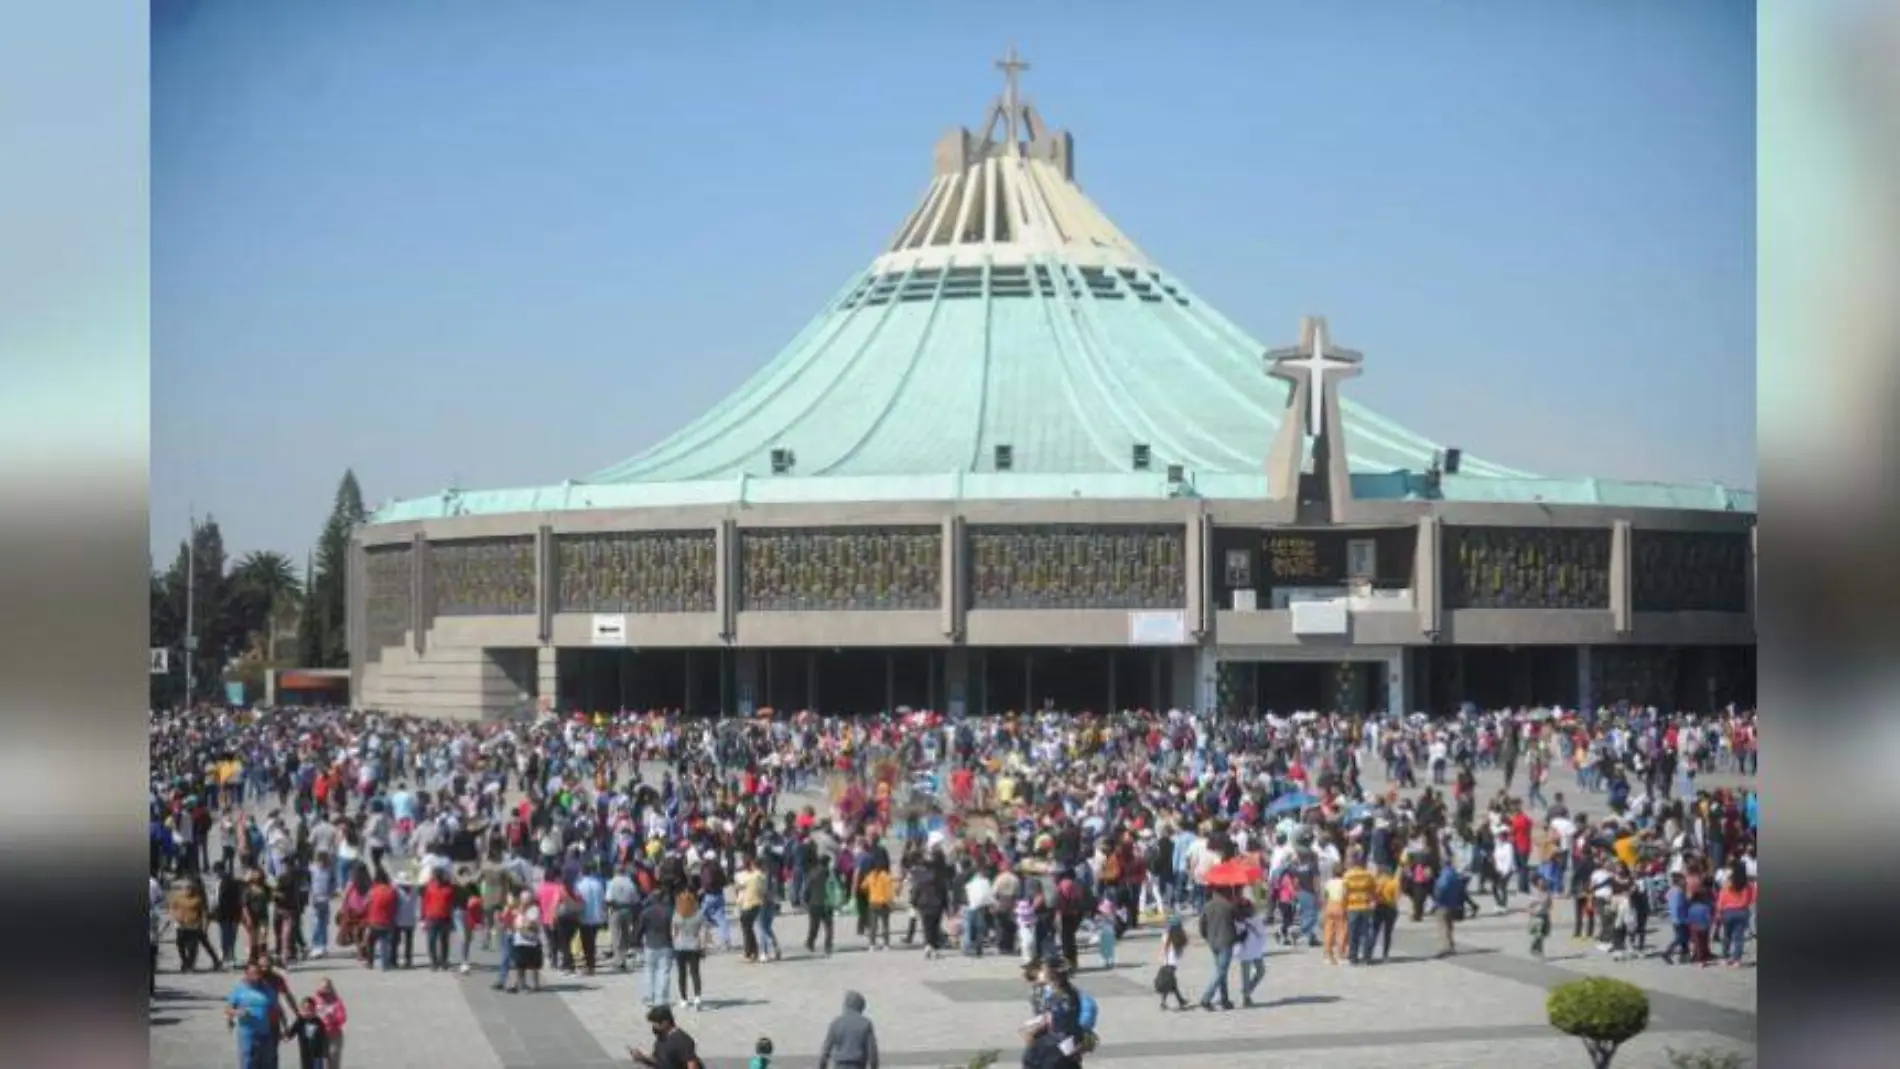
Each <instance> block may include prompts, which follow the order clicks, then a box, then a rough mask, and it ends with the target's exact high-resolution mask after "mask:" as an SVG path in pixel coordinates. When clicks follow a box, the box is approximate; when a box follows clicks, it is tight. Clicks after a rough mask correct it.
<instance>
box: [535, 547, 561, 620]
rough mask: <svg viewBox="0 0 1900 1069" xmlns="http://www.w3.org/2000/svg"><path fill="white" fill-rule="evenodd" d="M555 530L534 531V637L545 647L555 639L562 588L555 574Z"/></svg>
mask: <svg viewBox="0 0 1900 1069" xmlns="http://www.w3.org/2000/svg"><path fill="white" fill-rule="evenodd" d="M554 567H555V560H554V528H552V527H550V526H548V525H547V524H545V523H544V524H542V525H541V526H539V527H536V528H535V529H534V620H535V623H534V635H535V638H537V639H539V640H540V641H541V643H542V644H543V645H545V644H547V643H548V642H549V641H551V640H552V639H553V638H554V609H555V604H554V603H555V600H556V596H557V595H558V594H559V593H560V588H559V587H558V586H557V585H556V583H557V582H558V579H557V577H556V575H555V572H554Z"/></svg>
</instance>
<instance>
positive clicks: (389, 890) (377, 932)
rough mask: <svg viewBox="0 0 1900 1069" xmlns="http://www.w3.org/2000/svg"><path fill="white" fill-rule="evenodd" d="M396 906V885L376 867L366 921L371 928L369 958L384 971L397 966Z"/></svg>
mask: <svg viewBox="0 0 1900 1069" xmlns="http://www.w3.org/2000/svg"><path fill="white" fill-rule="evenodd" d="M396 907H397V900H396V888H395V887H393V886H392V885H391V884H390V882H389V873H387V872H384V871H383V870H381V869H377V870H376V875H375V877H374V878H373V880H372V881H371V883H370V888H369V896H368V900H367V901H366V902H365V903H364V906H363V922H364V923H365V924H366V925H368V927H369V957H368V959H367V960H368V964H369V966H370V967H371V968H376V967H378V966H381V967H382V969H383V970H384V971H385V972H389V971H393V970H394V969H395V968H396ZM359 938H361V937H360V936H359Z"/></svg>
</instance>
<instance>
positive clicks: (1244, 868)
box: [1207, 857, 1264, 887]
mask: <svg viewBox="0 0 1900 1069" xmlns="http://www.w3.org/2000/svg"><path fill="white" fill-rule="evenodd" d="M1262 875H1264V874H1263V873H1262V872H1261V871H1260V866H1259V865H1257V864H1255V863H1254V862H1252V861H1249V860H1247V859H1246V858H1239V857H1237V858H1234V859H1233V860H1232V861H1223V862H1221V863H1220V864H1218V865H1215V866H1214V867H1213V868H1211V869H1208V870H1207V885H1208V886H1209V887H1245V886H1247V885H1248V884H1250V883H1259V882H1260V878H1261V876H1262Z"/></svg>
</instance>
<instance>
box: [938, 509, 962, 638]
mask: <svg viewBox="0 0 1900 1069" xmlns="http://www.w3.org/2000/svg"><path fill="white" fill-rule="evenodd" d="M938 538H940V539H942V547H941V550H940V552H941V554H942V557H941V562H940V563H941V567H942V569H943V578H942V586H943V594H942V598H941V600H940V601H939V602H938V606H939V613H938V615H939V618H940V625H941V628H942V631H943V637H945V638H947V639H949V640H951V641H952V642H955V641H957V640H958V639H959V638H961V637H962V635H963V602H964V587H965V585H966V584H965V583H964V579H963V569H964V553H963V517H961V516H950V517H947V518H946V519H945V520H944V521H943V524H942V527H941V531H940V533H939V534H938Z"/></svg>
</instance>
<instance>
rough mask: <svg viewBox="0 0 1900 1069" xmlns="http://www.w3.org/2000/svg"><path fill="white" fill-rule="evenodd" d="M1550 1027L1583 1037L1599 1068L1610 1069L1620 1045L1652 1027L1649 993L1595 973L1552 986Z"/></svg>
mask: <svg viewBox="0 0 1900 1069" xmlns="http://www.w3.org/2000/svg"><path fill="white" fill-rule="evenodd" d="M1544 1012H1545V1014H1546V1015H1548V1016H1549V1018H1550V1026H1551V1027H1552V1028H1555V1029H1556V1030H1557V1031H1559V1032H1563V1033H1565V1034H1566V1035H1572V1036H1576V1037H1577V1038H1578V1039H1581V1040H1583V1046H1584V1049H1585V1050H1588V1051H1589V1052H1590V1062H1591V1064H1592V1065H1594V1066H1596V1069H1608V1066H1609V1064H1610V1059H1611V1058H1613V1057H1615V1056H1616V1048H1618V1047H1620V1046H1622V1045H1623V1044H1624V1043H1627V1042H1629V1041H1630V1040H1631V1039H1634V1038H1636V1036H1638V1035H1640V1034H1641V1033H1642V1031H1643V1029H1645V1028H1648V1027H1649V996H1648V995H1645V994H1643V989H1642V988H1640V987H1637V986H1636V985H1635V984H1632V983H1626V982H1625V981H1622V980H1611V979H1608V978H1606V977H1601V976H1593V977H1590V978H1588V979H1584V980H1572V981H1571V982H1570V983H1567V984H1561V985H1559V986H1557V987H1555V988H1552V989H1551V992H1550V998H1549V999H1548V1000H1546V1001H1545V1003H1544Z"/></svg>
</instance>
